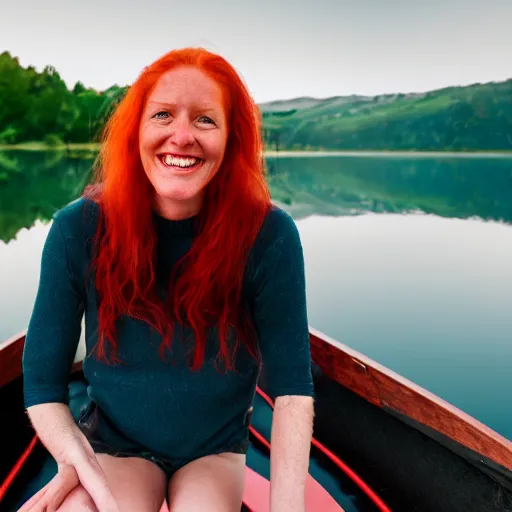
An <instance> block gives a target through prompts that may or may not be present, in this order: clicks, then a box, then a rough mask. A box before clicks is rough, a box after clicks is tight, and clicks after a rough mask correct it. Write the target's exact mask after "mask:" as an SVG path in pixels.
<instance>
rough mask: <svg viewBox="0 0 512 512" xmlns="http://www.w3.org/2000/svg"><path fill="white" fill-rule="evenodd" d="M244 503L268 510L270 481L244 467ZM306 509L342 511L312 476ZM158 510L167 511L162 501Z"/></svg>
mask: <svg viewBox="0 0 512 512" xmlns="http://www.w3.org/2000/svg"><path fill="white" fill-rule="evenodd" d="M244 503H245V504H246V505H247V507H249V508H250V509H251V511H252V512H269V511H270V508H269V503H270V482H269V481H268V480H267V479H266V478H264V477H262V476H261V475H259V474H258V473H256V471H253V470H252V469H251V468H249V467H246V468H245V488H244ZM306 510H307V511H308V512H343V509H342V508H341V506H340V505H338V504H337V503H336V501H335V500H334V498H333V497H332V496H331V495H330V494H329V493H328V492H327V491H326V490H325V489H324V488H323V487H322V486H321V485H320V484H319V483H318V482H317V481H316V480H315V479H314V478H313V477H311V475H309V476H308V479H307V481H306ZM160 512H169V508H168V507H167V504H166V503H164V504H163V505H162V508H161V509H160Z"/></svg>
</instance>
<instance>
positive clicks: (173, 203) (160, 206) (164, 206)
mask: <svg viewBox="0 0 512 512" xmlns="http://www.w3.org/2000/svg"><path fill="white" fill-rule="evenodd" d="M202 203H203V198H202V197H199V198H198V197H194V198H192V199H189V200H186V201H177V200H172V199H167V198H162V197H158V196H157V197H156V199H155V206H154V207H155V211H156V213H158V215H160V216H161V217H164V218H166V219H169V220H183V219H188V218H190V217H194V216H195V215H197V214H198V213H199V211H200V210H201V206H202Z"/></svg>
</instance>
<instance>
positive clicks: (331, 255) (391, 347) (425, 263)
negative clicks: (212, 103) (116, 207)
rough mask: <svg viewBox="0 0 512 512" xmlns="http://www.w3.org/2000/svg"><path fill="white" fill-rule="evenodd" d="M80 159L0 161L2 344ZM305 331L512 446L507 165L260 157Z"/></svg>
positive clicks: (78, 173) (83, 169) (85, 168)
mask: <svg viewBox="0 0 512 512" xmlns="http://www.w3.org/2000/svg"><path fill="white" fill-rule="evenodd" d="M90 165H91V160H90V159H89V158H87V157H86V156H84V155H82V156H80V155H74V156H73V158H70V157H67V156H65V155H64V154H53V153H47V154H44V153H25V152H17V153H15V152H4V153H0V238H1V239H2V240H3V242H1V241H0V284H1V288H0V301H1V304H2V308H1V322H0V340H1V339H5V338H7V337H9V336H11V335H13V334H15V333H17V332H19V331H21V330H23V329H25V328H26V325H27V322H28V319H29V317H30V313H31V308H32V305H33V300H34V296H35V292H36V289H37V281H38V276H39V261H40V256H41V249H42V246H43V243H44V240H45V238H46V234H47V232H48V229H49V224H48V223H49V219H50V218H51V215H52V213H53V212H54V211H55V210H56V209H58V208H61V207H62V206H64V205H65V204H67V203H68V202H69V201H71V200H73V199H75V198H76V197H77V196H78V195H79V194H80V192H81V190H82V189H83V186H84V184H85V183H86V182H87V179H88V176H89V169H90ZM267 166H268V170H269V182H270V186H271V190H272V195H273V197H274V199H275V201H276V202H278V204H279V205H281V206H282V207H283V208H285V209H286V210H288V211H289V212H290V213H291V214H292V215H293V216H294V218H295V219H296V221H297V225H298V227H299V231H300V233H301V237H302V242H303V246H304V253H305V258H306V271H307V286H308V300H309V304H308V309H309V320H310V324H311V325H312V326H314V327H315V328H317V329H319V330H321V331H324V332H325V333H327V334H329V335H330V336H332V337H334V338H336V339H338V340H340V341H342V342H343V343H345V344H347V345H349V346H351V347H353V348H354V349H356V350H359V351H361V352H363V353H364V354H366V355H368V356H369V357H371V358H373V359H375V360H377V361H379V362H380V363H382V364H384V365H386V366H388V367H389V368H391V369H393V370H394V371H396V372H398V373H400V374H402V375H404V376H405V377H407V378H409V379H411V380H413V381H415V382H417V383H418V384H420V385H421V386H423V387H425V388H427V389H428V390H430V391H432V392H434V393H436V394H438V395H439V396H441V397H442V398H444V399H446V400H448V401H449V402H451V403H453V404H455V405H456V406H458V407H460V408H461V409H463V410H464V411H466V412H468V413H469V414H471V415H473V416H475V417H476V418H478V419H479V420H480V421H483V422H484V423H486V424H488V425H489V426H491V427H492V428H494V429H495V430H496V431H498V432H500V433H501V434H502V435H505V436H506V437H508V438H510V439H512V415H511V414H510V411H511V410H512V397H511V394H510V392H509V390H510V388H511V386H512V376H511V372H510V365H511V362H512V314H510V311H511V309H512V308H511V306H512V159H493V158H488V159H486V158H472V159H461V158H456V157H450V158H418V157H413V156H411V157H401V158H397V157H393V156H389V157H384V156H382V157H375V156H373V157H372V158H367V157H365V156H358V157H349V156H343V157H322V158H318V157H304V158H296V157H295V158H269V159H267Z"/></svg>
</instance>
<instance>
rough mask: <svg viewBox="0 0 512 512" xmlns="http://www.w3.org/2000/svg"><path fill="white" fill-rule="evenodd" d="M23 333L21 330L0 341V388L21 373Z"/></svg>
mask: <svg viewBox="0 0 512 512" xmlns="http://www.w3.org/2000/svg"><path fill="white" fill-rule="evenodd" d="M25 334H26V332H25V331H23V332H21V333H19V334H16V335H15V336H13V337H12V338H9V339H7V340H5V341H4V342H1V343H0V388H1V387H2V386H5V385H6V384H9V382H11V381H13V380H14V379H17V378H18V377H19V376H20V375H21V359H22V357H23V345H24V343H25Z"/></svg>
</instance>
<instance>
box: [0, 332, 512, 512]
mask: <svg viewBox="0 0 512 512" xmlns="http://www.w3.org/2000/svg"><path fill="white" fill-rule="evenodd" d="M310 338H311V349H312V359H313V369H314V376H315V389H316V395H317V397H316V403H315V414H316V417H315V429H314V440H313V444H312V449H311V463H310V476H309V480H308V483H307V490H306V500H307V510H308V512H331V511H332V512H335V511H343V510H344V511H345V512H370V511H390V510H392V511H394V512H398V511H405V512H414V511H419V512H422V511H425V512H427V511H436V512H459V511H460V512H473V511H474V512H505V511H511V510H512V443H511V442H510V441H508V440H507V439H505V438H503V437H501V436H500V435H499V434H497V433H496V432H494V431H493V430H491V429H490V428H488V427H486V426H485V425H482V424H481V423H479V422H478V421H477V420H475V419H474V418H472V417H470V416H468V415H467V414H465V413H463V412H462V411H460V410H458V409H457V408H455V407H453V406H452V405H450V404H448V403H446V402H444V401H443V400H441V399H440V398H438V397H437V396H435V395H433V394H431V393H429V392H427V391H426V390H424V389H422V388H420V387H418V386H416V385H415V384H413V383H412V382H410V381H408V380H406V379H404V378H402V377H401V376H399V375H397V374H395V373H393V372H392V371H390V370H388V369H386V368H384V367H383V366H381V365H379V364H378V363H376V362H374V361H372V360H370V359H369V358H367V357H365V356H363V355H362V354H359V353H358V352H356V351H354V350H352V349H350V348H348V347H346V346H344V345H342V344H341V343H338V342H337V341H335V340H332V339H330V338H328V337H327V336H325V335H324V334H322V333H320V332H318V331H316V330H313V329H311V332H310ZM24 340H25V335H24V333H21V334H20V335H18V336H15V337H13V338H11V339H9V340H7V341H5V342H3V343H2V344H1V345H0V408H1V409H0V410H1V413H2V419H3V420H2V432H3V434H2V438H1V442H2V445H1V452H0V453H1V464H0V466H1V467H0V510H2V511H5V512H11V511H14V510H17V508H18V507H19V506H20V505H21V503H22V502H23V501H24V500H26V499H28V497H30V496H31V495H32V494H34V493H35V492H36V491H37V489H39V488H40V487H41V486H42V485H44V484H45V483H46V482H47V481H49V480H50V479H51V478H52V476H53V475H54V474H55V470H56V468H55V463H54V461H53V459H52V458H51V456H50V455H49V454H48V453H47V452H46V451H45V449H44V448H43V447H42V445H41V444H40V443H39V442H38V441H37V439H36V438H35V437H34V433H33V430H32V429H31V427H30V425H29V423H28V419H27V416H26V414H25V413H24V409H23V400H22V380H21V355H22V350H23V343H24ZM85 385H86V383H85V381H84V377H83V374H82V373H81V370H80V363H75V365H74V366H73V369H72V372H71V375H70V408H71V410H72V412H73V413H74V414H77V413H78V412H79V410H80V405H81V403H83V399H84V397H85ZM264 390H265V383H264V382H260V387H259V389H258V394H257V395H256V398H255V403H254V412H253V415H252V419H251V441H252V443H251V447H250V450H249V453H248V456H247V473H246V486H245V493H244V507H243V510H246V511H253V512H264V511H268V493H269V481H268V478H269V449H271V447H270V444H269V440H270V425H271V419H272V407H271V405H272V401H271V399H270V398H269V397H268V396H267V395H266V394H265V391H264ZM164 510H166V504H165V503H164V504H163V505H162V511H164Z"/></svg>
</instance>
